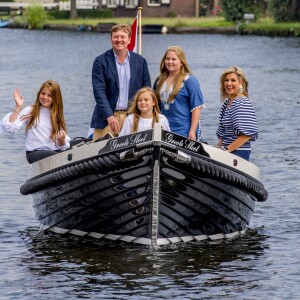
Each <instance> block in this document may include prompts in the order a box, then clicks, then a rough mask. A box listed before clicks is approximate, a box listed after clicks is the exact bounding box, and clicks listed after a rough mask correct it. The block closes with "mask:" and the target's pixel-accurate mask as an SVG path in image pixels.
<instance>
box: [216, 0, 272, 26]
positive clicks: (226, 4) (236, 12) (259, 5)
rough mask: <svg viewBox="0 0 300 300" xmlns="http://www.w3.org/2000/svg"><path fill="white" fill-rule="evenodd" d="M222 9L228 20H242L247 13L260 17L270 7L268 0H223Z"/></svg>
mask: <svg viewBox="0 0 300 300" xmlns="http://www.w3.org/2000/svg"><path fill="white" fill-rule="evenodd" d="M221 5H222V10H223V12H224V16H225V19H226V20H227V21H234V22H236V21H241V20H242V19H243V17H244V14H245V13H252V14H254V15H255V18H256V19H258V18H259V17H260V16H261V15H262V14H264V13H265V12H266V10H267V8H268V0H222V1H221Z"/></svg>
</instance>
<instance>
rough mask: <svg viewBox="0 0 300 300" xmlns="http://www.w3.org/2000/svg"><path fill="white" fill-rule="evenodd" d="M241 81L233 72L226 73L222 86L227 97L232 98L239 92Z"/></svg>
mask: <svg viewBox="0 0 300 300" xmlns="http://www.w3.org/2000/svg"><path fill="white" fill-rule="evenodd" d="M240 86H241V83H240V82H239V79H238V77H237V75H236V74H235V73H230V74H227V75H226V77H225V80H224V88H225V91H226V94H227V97H228V98H229V99H234V98H235V97H236V96H237V94H238V93H239V89H240Z"/></svg>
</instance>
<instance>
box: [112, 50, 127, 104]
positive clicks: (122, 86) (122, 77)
mask: <svg viewBox="0 0 300 300" xmlns="http://www.w3.org/2000/svg"><path fill="white" fill-rule="evenodd" d="M127 53H128V55H127V57H126V59H125V61H124V62H123V63H119V62H118V57H117V55H116V54H115V53H114V55H115V59H116V66H117V70H118V77H119V98H118V102H117V107H116V109H117V110H122V109H128V95H129V83H130V64H129V60H130V53H129V51H128V52H127Z"/></svg>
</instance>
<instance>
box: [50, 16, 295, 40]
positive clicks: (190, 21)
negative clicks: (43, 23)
mask: <svg viewBox="0 0 300 300" xmlns="http://www.w3.org/2000/svg"><path fill="white" fill-rule="evenodd" d="M132 22H133V18H109V19H107V18H105V19H77V20H70V19H68V20H47V24H50V25H51V24H55V25H61V26H64V25H65V26H68V25H78V26H80V25H86V26H92V27H93V26H97V25H98V24H102V23H128V24H131V23H132ZM142 24H143V25H153V24H161V25H164V26H166V27H167V28H168V29H170V31H171V32H172V30H174V29H177V30H178V29H183V28H184V29H185V31H184V32H189V29H190V32H194V33H196V32H197V29H201V28H203V29H216V30H218V32H220V29H221V30H222V29H223V30H224V32H226V29H232V28H236V24H235V23H234V22H229V21H226V20H225V19H224V18H223V17H202V18H196V17H194V18H192V17H191V18H182V17H177V18H142ZM238 28H239V33H240V34H255V35H268V36H298V37H299V36H300V22H290V23H275V22H274V21H273V20H272V19H270V18H262V19H260V20H258V21H256V22H251V23H249V24H246V23H244V22H242V23H241V24H240V26H238ZM207 32H209V31H207Z"/></svg>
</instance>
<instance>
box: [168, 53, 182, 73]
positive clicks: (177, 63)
mask: <svg viewBox="0 0 300 300" xmlns="http://www.w3.org/2000/svg"><path fill="white" fill-rule="evenodd" d="M182 65H183V64H182V62H181V60H180V59H179V57H178V55H177V54H176V52H175V51H168V52H167V54H166V57H165V66H166V69H167V70H168V71H169V73H173V74H178V73H179V71H180V68H181V66H182Z"/></svg>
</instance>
